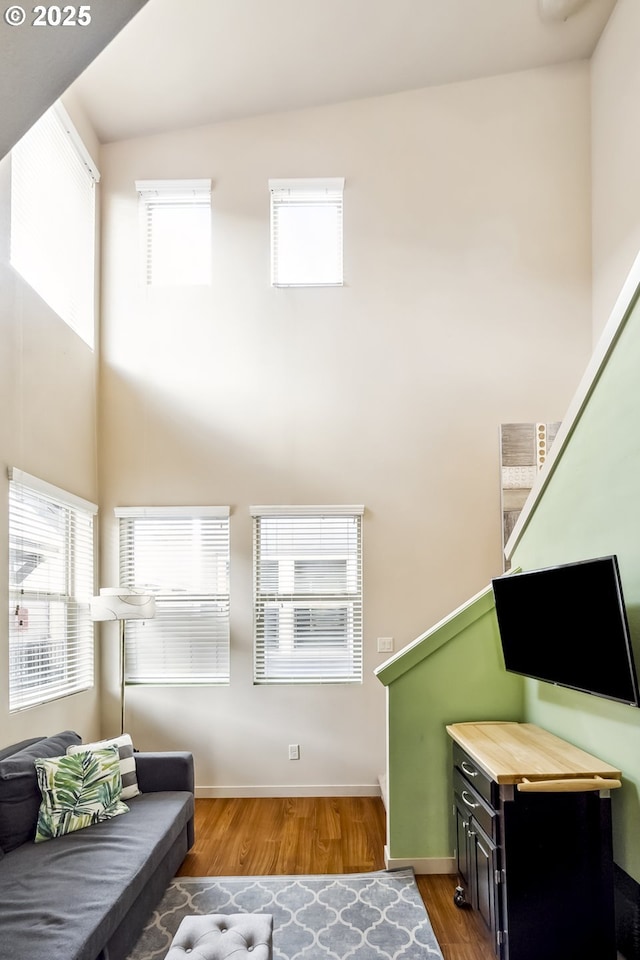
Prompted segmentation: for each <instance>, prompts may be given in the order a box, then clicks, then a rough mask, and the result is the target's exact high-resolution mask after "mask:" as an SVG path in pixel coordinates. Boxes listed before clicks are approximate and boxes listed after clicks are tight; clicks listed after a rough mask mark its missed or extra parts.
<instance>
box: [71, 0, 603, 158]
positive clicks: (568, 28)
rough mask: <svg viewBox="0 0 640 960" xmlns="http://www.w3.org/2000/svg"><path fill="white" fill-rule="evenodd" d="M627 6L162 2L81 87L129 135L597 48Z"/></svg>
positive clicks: (456, 1)
mask: <svg viewBox="0 0 640 960" xmlns="http://www.w3.org/2000/svg"><path fill="white" fill-rule="evenodd" d="M111 2H114V3H115V0H111ZM121 2H122V0H118V4H119V3H121ZM614 6H615V0H149V3H148V4H147V6H146V7H145V8H144V10H142V11H141V12H140V14H139V15H138V16H137V17H136V18H135V19H134V20H133V21H132V23H131V24H130V25H129V26H128V27H127V29H126V30H123V31H122V32H121V33H120V34H119V35H118V36H117V37H116V38H115V40H114V41H113V43H111V44H110V45H109V47H108V48H107V49H105V51H104V52H103V53H102V54H101V55H100V56H99V57H98V58H97V59H96V60H95V61H94V63H92V64H91V66H90V67H89V68H88V69H87V70H86V71H85V73H84V74H83V76H82V77H81V78H80V79H79V80H78V82H77V83H76V84H75V85H74V90H75V92H76V93H77V95H78V96H79V98H80V100H81V101H82V103H83V105H84V107H85V109H86V110H87V112H88V114H89V116H90V118H91V119H92V121H93V124H94V127H95V129H96V132H97V134H98V136H99V138H100V139H101V141H102V142H107V141H114V140H121V139H125V138H128V137H134V136H140V135H144V134H147V133H157V132H162V131H165V130H172V129H180V128H185V127H189V126H197V125H200V124H206V123H215V122H219V121H226V120H234V119H237V118H242V117H249V116H255V115H258V114H265V113H271V112H279V111H282V110H293V109H298V108H304V107H309V106H318V105H322V104H330V103H336V102H339V101H344V100H351V99H359V98H362V97H369V96H378V95H381V94H387V93H396V92H400V91H404V90H410V89H417V88H421V87H426V86H431V85H436V84H444V83H451V82H455V81H459V80H472V79H476V78H478V77H486V76H492V75H497V74H501V73H509V72H513V71H517V70H526V69H530V68H535V67H541V66H548V65H551V64H557V63H563V62H567V61H570V60H579V59H586V58H589V57H590V56H591V54H592V53H593V50H594V48H595V46H596V44H597V42H598V39H599V37H600V35H601V33H602V31H603V29H604V27H605V25H606V23H607V20H608V19H609V16H610V15H611V12H612V10H613V8H614ZM545 10H546V11H547V15H545ZM558 12H559V14H560V15H558ZM563 14H567V17H566V19H563Z"/></svg>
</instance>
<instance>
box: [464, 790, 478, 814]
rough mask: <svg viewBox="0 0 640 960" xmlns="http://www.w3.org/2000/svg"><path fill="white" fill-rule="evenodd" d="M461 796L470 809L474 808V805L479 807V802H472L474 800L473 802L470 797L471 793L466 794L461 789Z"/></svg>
mask: <svg viewBox="0 0 640 960" xmlns="http://www.w3.org/2000/svg"><path fill="white" fill-rule="evenodd" d="M461 796H462V799H463V800H464V802H465V803H466V805H467V806H468V807H471V809H472V810H475V809H476V807H479V806H480V804H479V803H474V802H473V800H472V799H471V795H470V794H468V793H467V791H466V790H463V791H462V794H461Z"/></svg>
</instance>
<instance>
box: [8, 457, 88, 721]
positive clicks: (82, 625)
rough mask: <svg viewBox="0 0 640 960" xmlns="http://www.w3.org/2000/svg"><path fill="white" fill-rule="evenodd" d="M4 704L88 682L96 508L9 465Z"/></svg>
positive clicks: (63, 692)
mask: <svg viewBox="0 0 640 960" xmlns="http://www.w3.org/2000/svg"><path fill="white" fill-rule="evenodd" d="M9 478H10V479H9V708H10V709H11V710H19V709H21V708H23V707H30V706H33V705H34V704H39V703H45V702H47V701H49V700H55V699H57V698H58V697H63V696H67V695H69V694H72V693H77V692H79V691H81V690H86V689H87V688H89V687H91V686H92V685H93V649H94V644H93V633H94V631H93V623H92V622H91V618H90V614H89V601H90V598H91V597H92V595H93V592H94V590H93V586H94V578H93V557H94V548H93V535H94V534H93V528H94V516H95V514H96V512H97V507H96V506H95V505H94V504H92V503H89V502H87V501H85V500H82V499H80V498H78V497H74V496H73V495H72V494H69V493H67V492H66V491H64V490H59V489H58V488H57V487H54V486H51V485H50V484H48V483H46V482H44V481H42V480H38V479H37V478H35V477H30V476H29V475H28V474H26V473H22V472H21V471H20V470H10V471H9Z"/></svg>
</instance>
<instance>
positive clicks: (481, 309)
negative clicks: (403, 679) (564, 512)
mask: <svg viewBox="0 0 640 960" xmlns="http://www.w3.org/2000/svg"><path fill="white" fill-rule="evenodd" d="M589 132H590V131H589V68H588V65H587V64H585V63H582V64H574V65H571V66H568V67H562V68H554V69H548V70H540V71H533V72H527V73H522V74H517V75H511V76H504V77H499V78H494V79H490V80H482V81H477V82H473V83H467V84H459V85H453V86H448V87H442V88H437V89H432V90H423V91H418V92H412V93H406V94H401V95H395V96H390V97H383V98H375V99H371V100H365V101H359V102H353V103H347V104H343V105H339V106H332V107H327V108H321V109H314V110H308V111H303V112H297V113H287V114H281V115H277V116H269V117H263V118H257V119H253V120H245V121H241V122H237V123H229V124H222V125H218V126H212V127H203V128H198V129H196V130H189V131H180V132H176V133H174V134H171V135H165V136H158V137H153V138H145V139H139V140H133V141H128V142H124V143H120V144H112V145H109V146H107V147H105V148H103V150H102V155H101V169H102V173H103V200H104V203H103V218H104V229H105V232H104V262H103V266H104V285H103V291H104V293H103V317H104V327H103V341H102V347H103V354H102V368H101V376H102V378H103V379H102V393H101V399H102V405H101V430H102V434H101V454H102V456H101V475H100V480H101V505H102V508H103V510H102V518H103V547H104V549H103V558H104V569H103V578H102V582H103V584H110V583H113V582H114V581H115V579H116V578H117V564H116V538H115V523H114V521H113V512H112V511H113V507H114V506H116V505H121V506H129V505H139V504H146V503H148V504H156V505H164V504H202V503H205V504H206V503H210V504H229V505H230V506H231V508H232V514H231V536H232V569H231V589H232V614H231V616H232V658H231V671H232V679H231V684H230V686H228V687H221V688H202V689H199V688H196V689H193V688H191V689H185V688H182V689H181V688H176V689H173V690H170V691H167V690H163V689H153V688H133V689H129V690H128V693H127V711H128V713H127V717H128V720H127V726H128V727H129V729H131V731H132V733H133V735H134V739H136V741H137V742H138V744H139V745H140V746H142V747H145V748H152V747H159V746H163V747H167V746H174V747H187V748H190V749H192V750H193V751H194V753H195V757H196V776H197V782H198V784H199V787H200V788H201V790H202V791H203V792H206V791H207V790H208V791H210V792H212V793H213V792H220V793H224V792H225V789H226V790H228V791H230V792H239V791H245V792H248V793H251V792H255V793H260V792H278V790H279V789H282V790H284V791H286V792H288V793H294V792H296V791H300V792H322V791H323V790H325V791H326V792H338V791H340V790H342V791H344V792H357V791H358V790H361V791H363V792H367V791H369V790H372V789H375V783H376V778H377V775H378V774H379V773H381V772H382V770H383V769H384V764H385V710H384V691H383V688H382V686H381V685H380V683H379V682H378V681H377V680H376V679H375V678H374V677H373V673H372V671H373V669H374V668H375V667H376V666H377V665H378V664H379V663H380V662H381V661H382V659H383V657H384V655H380V654H378V653H376V637H377V636H393V637H395V640H396V649H398V648H399V647H400V646H402V645H404V644H406V643H407V642H409V641H411V640H412V639H413V638H414V637H416V636H417V635H419V634H421V633H422V632H423V631H424V630H425V629H427V628H428V627H429V626H430V625H431V624H433V623H435V622H436V621H438V620H439V619H440V618H441V617H442V616H444V615H445V614H447V613H448V612H449V611H450V610H451V609H453V608H455V607H457V606H458V605H459V604H460V603H461V602H463V601H464V600H466V599H467V598H468V597H469V596H471V595H472V594H474V593H475V592H477V591H478V590H479V589H480V588H482V587H484V586H485V585H486V583H487V582H488V579H489V578H490V577H491V576H492V575H494V574H496V573H499V572H500V571H501V555H500V502H499V466H498V427H499V424H500V423H501V422H506V421H514V420H536V419H539V420H542V421H545V422H546V421H551V420H555V419H561V418H562V415H563V413H564V411H565V408H566V406H567V403H568V401H569V398H570V397H571V395H572V394H573V391H574V389H575V386H576V384H577V382H578V380H579V377H580V375H581V372H582V370H583V369H584V367H585V365H586V362H587V360H588V357H589V352H590V344H591V329H590V284H591V275H590V245H589V244H590V239H589V238H590V146H589ZM290 176H302V177H304V176H344V177H345V178H346V187H345V286H344V288H342V289H309V290H274V289H272V288H270V286H269V197H268V189H267V181H268V178H269V177H290ZM171 177H211V178H212V180H213V183H214V191H213V208H214V213H213V216H214V280H213V284H212V286H211V288H210V289H205V290H203V289H198V290H191V291H180V290H166V289H165V290H162V291H156V290H153V289H152V290H146V289H145V288H143V287H141V285H140V283H139V272H138V219H137V203H136V195H135V191H134V181H135V180H136V179H138V178H171ZM332 502H334V503H364V504H365V506H366V514H365V521H364V551H365V568H364V573H365V661H364V662H365V680H364V683H363V684H362V686H347V687H340V686H335V685H326V686H324V685H318V686H311V687H303V688H295V687H293V688H289V687H287V688H285V687H281V686H275V687H254V686H253V684H252V649H251V592H252V584H251V524H250V518H249V506H250V504H252V503H332ZM113 639H114V638H111V641H110V640H109V638H106V637H105V641H106V642H105V650H108V649H109V648H110V647H112V646H113V642H112V641H113ZM106 666H107V667H108V671H107V673H108V677H110V678H111V679H110V680H109V682H108V685H109V688H110V691H111V692H112V693H113V694H117V685H116V679H115V675H114V671H113V665H110V664H109V663H107V664H106ZM461 668H463V665H461ZM452 682H455V677H452ZM114 708H115V698H114V697H110V698H108V699H107V701H106V703H105V718H104V719H105V722H104V725H103V726H104V728H105V729H106V728H111V727H112V726H113V724H114V722H115V712H114ZM292 742H295V743H300V744H301V755H302V759H301V760H300V761H295V762H291V761H288V760H287V759H286V756H287V744H288V743H292Z"/></svg>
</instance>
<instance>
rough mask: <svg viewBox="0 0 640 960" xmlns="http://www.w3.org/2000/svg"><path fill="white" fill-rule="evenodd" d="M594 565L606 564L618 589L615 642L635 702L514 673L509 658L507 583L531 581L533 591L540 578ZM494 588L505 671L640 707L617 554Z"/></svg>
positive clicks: (537, 571)
mask: <svg viewBox="0 0 640 960" xmlns="http://www.w3.org/2000/svg"><path fill="white" fill-rule="evenodd" d="M595 564H606V565H607V566H608V567H609V569H610V570H611V572H612V573H613V576H614V580H613V585H614V586H615V595H616V597H617V607H616V613H617V622H616V642H617V643H618V644H620V642H621V641H622V646H621V647H619V651H620V653H621V654H624V657H623V661H624V662H625V663H626V675H625V678H624V679H625V681H626V682H627V683H628V685H629V688H630V691H631V692H632V698H629V697H623V696H616V695H614V694H611V693H608V692H603V691H602V690H598V689H597V684H592V685H591V687H589V688H587V687H584V686H581V685H580V684H579V683H571V682H567V680H566V679H558V678H557V677H556V678H554V677H553V676H552V675H549V676H543V675H540V674H539V673H536V672H535V671H526V672H525V671H524V670H522V669H515V668H514V667H513V665H512V657H511V655H509V656H508V655H507V651H508V645H509V644H510V642H511V641H510V640H509V641H508V640H507V639H506V638H505V636H504V633H505V624H504V619H505V614H504V609H503V606H504V601H503V599H502V598H501V597H500V593H501V591H502V589H503V585H504V584H505V583H506V582H507V581H511V580H513V579H514V578H520V577H525V578H526V579H527V580H528V581H529V580H530V581H531V584H532V589H534V585H535V584H538V585H539V584H540V579H538V578H539V577H542V579H544V575H545V574H549V575H556V576H557V574H558V573H561V572H562V571H564V570H567V571H568V572H571V573H575V572H576V571H577V570H578V569H579V568H580V567H583V566H585V565H590V566H594V565H595ZM498 581H499V582H500V586H499V587H498V595H496V588H495V584H496V582H498ZM491 586H492V589H493V596H494V603H495V613H496V619H497V622H498V632H499V635H500V643H501V647H502V656H503V661H504V665H505V670H507V672H508V673H514V674H518V675H519V676H523V677H527V678H529V679H532V680H538V681H540V682H542V683H548V684H551V685H552V686H557V687H563V688H564V689H567V690H575V691H578V692H579V693H586V694H589V695H591V696H595V697H599V698H602V699H605V700H610V701H613V702H616V703H623V704H625V705H627V706H632V707H640V684H639V682H638V674H637V671H636V665H635V657H634V652H633V644H632V641H631V632H630V629H629V620H628V617H627V610H626V604H625V600H624V594H623V590H622V579H621V576H620V568H619V565H618V558H617V555H616V554H608V555H606V556H601V557H593V558H589V559H586V560H576V561H571V562H568V563H559V564H554V565H553V566H548V567H539V568H536V569H532V570H523V571H519V572H516V573H507V574H504V575H503V576H500V577H494V578H493V579H492V581H491ZM552 615H553V614H552ZM501 617H502V620H503V623H502V625H501ZM508 662H509V663H510V666H507V663H508ZM591 673H592V676H593V675H594V672H593V671H591ZM550 674H552V671H550Z"/></svg>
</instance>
